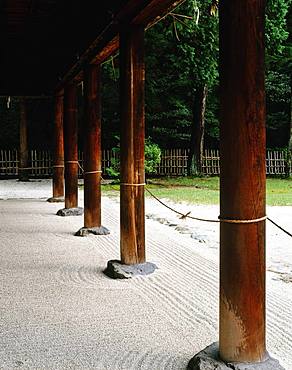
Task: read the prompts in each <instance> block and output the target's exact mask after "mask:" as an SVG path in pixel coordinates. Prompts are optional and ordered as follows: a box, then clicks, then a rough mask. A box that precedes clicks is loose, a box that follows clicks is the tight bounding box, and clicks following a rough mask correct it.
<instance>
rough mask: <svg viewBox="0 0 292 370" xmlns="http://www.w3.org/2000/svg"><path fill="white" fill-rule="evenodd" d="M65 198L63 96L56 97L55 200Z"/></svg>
mask: <svg viewBox="0 0 292 370" xmlns="http://www.w3.org/2000/svg"><path fill="white" fill-rule="evenodd" d="M63 197H64V135H63V96H62V95H59V94H57V95H56V97H55V129H54V165H53V199H60V198H63Z"/></svg>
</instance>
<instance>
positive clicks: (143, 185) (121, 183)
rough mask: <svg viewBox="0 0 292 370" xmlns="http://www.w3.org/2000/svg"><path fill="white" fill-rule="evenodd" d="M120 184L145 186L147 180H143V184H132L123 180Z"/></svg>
mask: <svg viewBox="0 0 292 370" xmlns="http://www.w3.org/2000/svg"><path fill="white" fill-rule="evenodd" d="M120 185H124V186H145V185H146V184H145V182H143V183H142V184H130V183H127V182H121V183H120Z"/></svg>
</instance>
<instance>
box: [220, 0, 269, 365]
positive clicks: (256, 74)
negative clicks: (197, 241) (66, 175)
mask: <svg viewBox="0 0 292 370" xmlns="http://www.w3.org/2000/svg"><path fill="white" fill-rule="evenodd" d="M264 5H265V1H264V0H245V1H241V0H232V1H229V0H222V1H221V2H220V85H221V90H220V96H221V131H220V146H221V154H220V156H221V160H220V162H221V169H220V171H221V177H220V189H221V191H220V212H221V218H222V222H221V228H220V341H219V342H220V344H219V347H220V356H221V358H222V359H223V360H224V361H228V362H260V361H262V360H264V359H265V357H266V346H265V221H264V220H262V218H263V217H264V216H265V214H266V210H265V187H266V182H265V181H266V159H265V158H266V142H265V89H264ZM224 220H227V221H228V220H243V223H241V222H240V221H239V223H228V222H224ZM244 220H250V223H244Z"/></svg>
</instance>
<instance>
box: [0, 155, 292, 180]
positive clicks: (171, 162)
mask: <svg viewBox="0 0 292 370" xmlns="http://www.w3.org/2000/svg"><path fill="white" fill-rule="evenodd" d="M204 154H205V155H204V157H203V161H202V169H203V173H204V174H206V175H219V174H220V157H219V151H218V150H210V149H207V150H205V153H204ZM116 157H117V154H116V153H115V152H113V151H112V150H103V153H102V171H103V173H104V174H107V170H106V169H107V168H109V167H110V166H111V160H112V158H116ZM187 160H188V150H187V149H164V150H162V155H161V161H160V163H159V165H158V167H157V175H161V176H182V175H185V174H186V172H187ZM18 163H19V160H18V153H17V150H0V176H2V177H3V176H8V177H9V176H11V177H13V176H14V177H15V176H17V175H18ZM79 163H80V168H79V175H80V176H81V175H82V169H81V168H82V167H83V153H81V152H79ZM29 167H30V168H31V170H30V176H31V177H49V176H51V175H52V155H51V152H50V151H46V150H42V151H38V150H31V151H30V153H29ZM266 173H267V175H287V174H288V173H289V174H290V175H291V173H292V168H291V164H290V168H289V166H288V161H287V158H286V154H285V151H281V150H278V151H277V150H273V151H267V159H266Z"/></svg>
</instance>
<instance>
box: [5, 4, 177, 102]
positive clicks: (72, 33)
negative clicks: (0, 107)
mask: <svg viewBox="0 0 292 370" xmlns="http://www.w3.org/2000/svg"><path fill="white" fill-rule="evenodd" d="M182 1H183V0H95V1H92V0H73V1H70V0H0V42H1V58H0V95H50V94H52V93H53V92H54V90H55V89H56V86H58V85H59V86H60V84H62V82H64V81H66V80H68V79H71V78H73V77H75V76H76V75H77V74H78V73H79V72H80V70H81V68H82V65H83V64H84V61H85V62H92V59H93V58H94V57H95V56H96V53H99V54H98V55H99V57H100V58H105V57H107V56H108V54H110V53H111V52H113V51H115V50H116V49H117V48H118V32H119V27H120V23H124V22H126V23H127V22H130V23H135V22H139V23H144V24H145V26H146V25H147V24H149V23H150V22H152V21H153V20H155V19H156V17H157V16H160V15H162V14H163V13H164V12H166V11H168V9H169V8H170V7H173V6H176V5H178V4H179V3H180V2H182ZM105 49H106V51H105ZM96 61H98V58H97V59H96Z"/></svg>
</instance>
